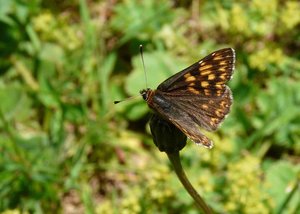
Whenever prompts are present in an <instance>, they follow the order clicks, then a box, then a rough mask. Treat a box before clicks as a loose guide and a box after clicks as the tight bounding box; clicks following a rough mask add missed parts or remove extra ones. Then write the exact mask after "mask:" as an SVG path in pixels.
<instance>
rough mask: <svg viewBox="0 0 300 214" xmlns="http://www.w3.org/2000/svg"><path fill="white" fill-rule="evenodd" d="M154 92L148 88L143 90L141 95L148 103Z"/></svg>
mask: <svg viewBox="0 0 300 214" xmlns="http://www.w3.org/2000/svg"><path fill="white" fill-rule="evenodd" d="M152 92H153V91H152V90H151V89H150V88H147V89H143V90H141V91H140V94H141V95H142V97H143V99H144V100H145V101H147V100H148V99H149V97H150V95H151V93H152Z"/></svg>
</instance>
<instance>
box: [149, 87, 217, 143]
mask: <svg viewBox="0 0 300 214" xmlns="http://www.w3.org/2000/svg"><path fill="white" fill-rule="evenodd" d="M169 98H170V97H168V96H165V94H162V93H161V92H160V91H155V92H154V94H153V96H152V99H151V102H148V105H149V106H150V107H151V108H152V109H153V110H155V112H156V113H157V114H158V115H160V116H161V117H162V118H164V119H166V120H167V121H170V122H171V123H173V124H174V125H175V126H176V127H177V128H179V129H180V130H181V131H182V132H183V133H184V134H186V135H187V137H188V138H190V139H191V140H193V141H194V142H195V143H197V144H202V145H203V146H205V147H207V148H212V146H213V143H212V141H211V140H210V139H209V138H207V137H206V136H205V135H203V134H202V133H201V131H200V129H199V125H198V124H197V123H196V122H195V121H194V120H193V118H192V117H191V115H190V114H189V113H188V112H187V111H185V109H183V108H181V107H180V106H179V105H177V104H176V103H174V102H172V101H171V102H170V99H169Z"/></svg>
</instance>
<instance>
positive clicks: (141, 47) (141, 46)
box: [140, 45, 148, 88]
mask: <svg viewBox="0 0 300 214" xmlns="http://www.w3.org/2000/svg"><path fill="white" fill-rule="evenodd" d="M140 54H141V59H142V62H143V69H144V75H145V82H146V88H148V81H147V74H146V69H145V63H144V54H143V45H140Z"/></svg>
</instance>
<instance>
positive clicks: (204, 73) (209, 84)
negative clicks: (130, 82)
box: [157, 48, 235, 97]
mask: <svg viewBox="0 0 300 214" xmlns="http://www.w3.org/2000/svg"><path fill="white" fill-rule="evenodd" d="M234 63H235V52H234V50H233V49H232V48H225V49H221V50H218V51H215V52H213V53H211V54H210V55H208V56H206V57H205V58H203V59H202V60H200V61H198V62H196V63H194V64H193V65H191V66H190V67H188V68H186V69H184V70H182V71H181V72H179V73H177V74H175V75H173V76H171V77H170V78H169V79H167V80H166V81H164V82H163V83H162V84H160V85H159V86H158V88H157V89H158V90H161V91H165V92H171V91H172V92H177V93H178V92H179V91H180V92H179V93H182V92H181V91H190V92H192V93H194V94H197V95H200V96H209V97H211V96H221V95H222V94H223V93H224V91H225V85H224V84H225V83H226V82H227V81H228V80H230V78H231V76H232V72H233V70H234Z"/></svg>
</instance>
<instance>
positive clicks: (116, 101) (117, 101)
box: [114, 95, 139, 104]
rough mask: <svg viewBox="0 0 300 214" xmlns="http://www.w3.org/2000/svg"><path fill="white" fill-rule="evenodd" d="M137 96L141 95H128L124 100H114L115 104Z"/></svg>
mask: <svg viewBox="0 0 300 214" xmlns="http://www.w3.org/2000/svg"><path fill="white" fill-rule="evenodd" d="M137 97H139V95H135V96H131V97H127V98H126V99H124V100H115V101H114V104H118V103H120V102H123V101H126V100H132V99H136V98H137Z"/></svg>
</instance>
